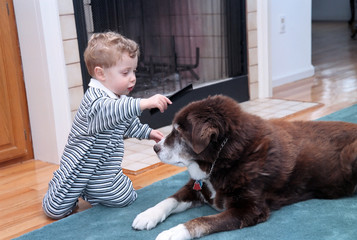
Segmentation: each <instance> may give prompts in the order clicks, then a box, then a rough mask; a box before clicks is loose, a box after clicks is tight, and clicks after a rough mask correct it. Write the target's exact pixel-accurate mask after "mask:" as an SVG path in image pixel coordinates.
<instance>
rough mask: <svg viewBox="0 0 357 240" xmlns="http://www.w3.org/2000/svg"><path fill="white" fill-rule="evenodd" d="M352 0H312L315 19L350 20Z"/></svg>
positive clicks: (313, 18)
mask: <svg viewBox="0 0 357 240" xmlns="http://www.w3.org/2000/svg"><path fill="white" fill-rule="evenodd" d="M350 18H351V8H350V0H312V20H313V21H348V20H350Z"/></svg>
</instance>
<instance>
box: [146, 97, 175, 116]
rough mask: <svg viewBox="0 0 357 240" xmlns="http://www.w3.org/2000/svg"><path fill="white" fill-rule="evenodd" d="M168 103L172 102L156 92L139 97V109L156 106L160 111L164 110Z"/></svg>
mask: <svg viewBox="0 0 357 240" xmlns="http://www.w3.org/2000/svg"><path fill="white" fill-rule="evenodd" d="M168 104H172V102H171V101H170V99H168V98H167V97H165V96H163V95H161V94H156V95H154V96H152V97H150V98H143V99H141V101H140V109H141V110H145V109H151V108H158V109H159V110H160V112H164V111H165V110H166V109H167V105H168Z"/></svg>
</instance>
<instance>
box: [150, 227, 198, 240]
mask: <svg viewBox="0 0 357 240" xmlns="http://www.w3.org/2000/svg"><path fill="white" fill-rule="evenodd" d="M188 239H192V238H191V235H190V233H189V232H188V230H187V228H186V227H185V226H184V225H183V224H179V225H177V226H176V227H173V228H170V229H169V230H166V231H163V232H162V233H160V234H159V235H158V236H157V237H156V240H188Z"/></svg>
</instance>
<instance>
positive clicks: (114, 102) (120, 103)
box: [87, 90, 141, 134]
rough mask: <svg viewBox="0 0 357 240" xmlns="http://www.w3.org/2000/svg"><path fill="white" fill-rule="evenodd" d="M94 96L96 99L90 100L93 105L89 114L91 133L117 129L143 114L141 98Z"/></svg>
mask: <svg viewBox="0 0 357 240" xmlns="http://www.w3.org/2000/svg"><path fill="white" fill-rule="evenodd" d="M94 91H95V90H93V92H94ZM94 94H95V93H94ZM94 98H96V99H95V100H94V101H93V102H91V101H89V103H90V104H91V107H90V108H89V112H88V115H87V117H88V133H89V134H94V133H98V132H103V131H105V130H110V129H115V128H117V127H118V126H119V125H121V124H123V123H124V122H127V121H130V120H131V119H132V118H134V117H137V116H140V114H141V109H140V99H135V98H132V97H123V98H120V99H113V98H109V97H107V96H100V97H98V96H94Z"/></svg>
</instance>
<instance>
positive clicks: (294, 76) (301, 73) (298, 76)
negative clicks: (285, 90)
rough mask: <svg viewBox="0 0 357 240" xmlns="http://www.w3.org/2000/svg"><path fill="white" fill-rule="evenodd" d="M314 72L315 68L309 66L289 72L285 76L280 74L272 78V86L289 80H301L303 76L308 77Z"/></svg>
mask: <svg viewBox="0 0 357 240" xmlns="http://www.w3.org/2000/svg"><path fill="white" fill-rule="evenodd" d="M314 74H315V68H314V66H310V67H309V68H307V69H303V70H302V71H299V72H296V73H293V74H290V75H286V76H282V77H277V78H274V77H273V79H272V87H273V88H274V87H277V86H281V85H283V84H287V83H291V82H295V81H297V80H301V79H304V78H308V77H311V76H313V75H314Z"/></svg>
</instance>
